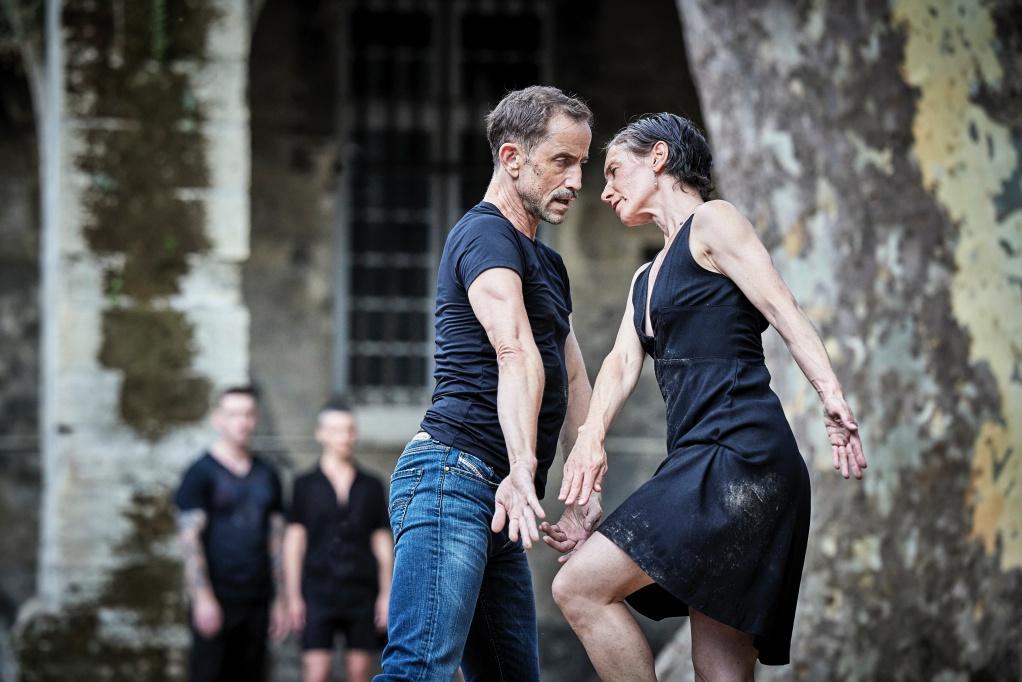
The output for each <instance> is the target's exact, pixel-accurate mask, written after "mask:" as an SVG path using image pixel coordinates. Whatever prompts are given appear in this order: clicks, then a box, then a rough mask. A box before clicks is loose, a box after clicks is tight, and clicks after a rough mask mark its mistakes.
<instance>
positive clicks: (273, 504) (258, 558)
mask: <svg viewBox="0 0 1022 682" xmlns="http://www.w3.org/2000/svg"><path fill="white" fill-rule="evenodd" d="M257 409H258V405H257V399H256V392H255V390H254V389H253V388H251V387H248V386H242V387H235V388H229V389H227V390H225V391H224V392H223V393H221V394H220V396H219V397H218V399H217V402H216V405H215V406H214V408H213V413H212V415H211V421H212V424H213V427H214V429H215V430H216V433H217V439H216V441H215V442H214V443H213V445H212V446H211V447H210V448H209V449H208V450H206V451H205V452H203V453H202V454H201V455H200V456H199V458H198V459H197V460H196V461H195V462H194V463H192V465H191V466H190V467H189V468H188V470H187V471H186V472H185V474H184V478H183V479H182V481H181V485H180V487H179V488H178V490H177V495H176V496H175V498H174V503H175V505H176V506H177V508H178V526H179V541H180V546H181V551H182V555H183V559H184V568H185V582H186V586H187V591H188V597H189V601H190V621H191V627H192V655H191V661H190V666H189V679H190V680H192V682H207V681H209V682H214V681H226V680H239V681H241V680H244V682H258V681H259V680H263V679H264V678H265V667H266V666H265V661H266V636H267V633H269V634H270V636H272V637H273V638H274V639H277V640H279V639H283V638H284V637H285V636H287V632H288V619H287V610H286V607H285V602H284V599H283V597H284V592H283V572H282V570H281V568H282V567H281V546H282V543H283V534H284V532H283V531H284V517H283V505H282V499H281V497H282V496H281V485H280V478H279V477H278V475H277V471H276V469H275V468H274V467H273V465H272V464H270V463H269V462H267V461H266V460H264V459H261V458H259V457H256V456H254V455H252V453H251V452H249V449H248V446H249V441H250V439H251V437H252V432H253V431H254V430H255V427H256V422H257V419H258V414H257ZM275 596H276V599H274V597H275Z"/></svg>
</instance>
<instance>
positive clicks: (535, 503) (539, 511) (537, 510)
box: [528, 490, 546, 525]
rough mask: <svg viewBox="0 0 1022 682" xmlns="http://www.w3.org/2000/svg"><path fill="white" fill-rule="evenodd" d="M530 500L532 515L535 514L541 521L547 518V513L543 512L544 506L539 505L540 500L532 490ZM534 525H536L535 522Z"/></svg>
mask: <svg viewBox="0 0 1022 682" xmlns="http://www.w3.org/2000/svg"><path fill="white" fill-rule="evenodd" d="M528 500H529V506H530V507H532V513H534V514H535V515H536V516H537V517H539V518H541V519H544V518H546V512H545V511H543V505H541V504H540V503H539V498H538V497H536V491H535V490H530V491H529V497H528ZM533 525H535V521H533Z"/></svg>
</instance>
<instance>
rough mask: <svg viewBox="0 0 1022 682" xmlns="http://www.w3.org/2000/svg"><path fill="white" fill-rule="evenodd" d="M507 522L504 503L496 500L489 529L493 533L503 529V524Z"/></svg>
mask: <svg viewBox="0 0 1022 682" xmlns="http://www.w3.org/2000/svg"><path fill="white" fill-rule="evenodd" d="M506 522H507V510H506V509H504V505H503V504H501V503H500V502H497V505H496V508H495V509H494V510H493V522H492V523H491V524H490V530H492V531H493V532H494V533H499V532H500V531H502V530H504V524H505V523H506Z"/></svg>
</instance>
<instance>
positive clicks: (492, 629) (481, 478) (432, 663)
mask: <svg viewBox="0 0 1022 682" xmlns="http://www.w3.org/2000/svg"><path fill="white" fill-rule="evenodd" d="M499 482H500V481H499V479H498V478H497V476H496V475H495V474H494V472H493V469H492V468H491V467H490V466H488V465H487V464H485V463H483V462H482V460H480V459H479V458H478V457H475V456H473V455H471V454H469V453H467V452H463V451H461V450H458V449H457V448H453V447H450V446H447V445H444V444H443V443H440V442H438V441H436V440H433V439H430V438H423V439H421V440H412V441H411V442H410V443H408V445H407V446H406V447H405V450H404V452H403V453H402V454H401V457H400V459H398V462H397V466H396V467H395V468H394V474H393V476H391V481H390V525H391V529H392V530H393V531H394V540H395V545H394V581H393V585H392V587H391V592H390V614H389V617H388V622H389V628H388V641H387V647H386V649H384V652H383V661H382V669H383V672H382V673H381V674H380V675H378V676H377V677H376V678H374V682H396V681H397V680H402V681H405V682H412V681H414V682H420V681H421V682H450V679H451V677H452V675H453V674H454V672H455V670H456V669H457V668H458V665H459V663H460V664H461V668H462V672H463V673H464V675H465V679H466V680H467V681H468V682H472V681H473V680H486V681H487V682H491V681H496V680H508V681H511V680H514V681H515V682H529V681H530V680H537V681H538V680H539V637H538V634H537V628H536V606H535V603H534V601H533V596H532V576H531V574H530V573H529V564H528V561H527V560H526V558H525V550H524V549H523V548H522V544H521V541H520V540H519V541H518V542H511V540H510V539H508V535H507V528H505V529H504V530H503V531H502V532H500V533H493V532H491V531H490V521H491V520H492V518H493V507H494V494H495V493H496V490H497V484H498V483H499Z"/></svg>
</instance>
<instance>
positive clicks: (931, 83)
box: [894, 0, 1022, 570]
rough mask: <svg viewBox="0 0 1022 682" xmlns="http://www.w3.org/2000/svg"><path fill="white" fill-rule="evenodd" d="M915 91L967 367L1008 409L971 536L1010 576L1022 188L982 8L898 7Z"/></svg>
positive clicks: (917, 149)
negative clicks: (967, 337)
mask: <svg viewBox="0 0 1022 682" xmlns="http://www.w3.org/2000/svg"><path fill="white" fill-rule="evenodd" d="M894 18H895V21H896V22H897V24H898V25H899V26H900V27H901V29H902V30H903V31H904V32H905V36H906V43H905V61H904V66H903V74H904V77H905V79H906V81H907V82H908V83H909V84H911V85H913V86H915V87H917V88H918V89H919V99H918V102H917V109H916V116H915V119H914V121H913V126H912V133H913V139H914V146H913V152H914V155H915V157H916V159H917V160H918V163H919V167H920V171H921V173H922V176H923V181H924V184H925V186H926V187H927V189H928V190H930V191H931V192H932V193H933V194H934V196H935V197H936V198H937V199H938V201H939V202H940V203H941V205H942V206H943V207H944V208H945V210H946V211H947V212H948V215H949V216H950V217H951V218H952V220H954V221H955V222H956V223H957V224H958V226H959V230H960V231H959V240H958V243H957V245H956V247H955V263H956V265H957V268H958V269H957V272H956V273H955V274H954V278H953V280H952V283H951V291H952V308H953V311H954V314H955V317H956V318H957V319H958V321H959V322H960V323H961V324H962V326H963V327H965V328H966V329H968V331H969V333H970V334H971V337H972V343H971V348H970V357H969V359H970V361H971V362H972V363H974V364H975V365H979V364H986V365H988V366H989V369H990V370H991V372H992V374H993V376H995V377H997V378H998V380H999V381H998V386H997V389H998V392H999V395H1000V400H1001V405H1000V410H999V413H998V414H992V415H988V416H987V417H986V421H985V423H984V424H983V425H982V427H981V429H980V433H979V436H978V437H977V439H976V442H975V446H974V447H975V449H974V453H973V487H972V491H971V494H970V497H969V500H968V502H969V504H970V505H971V506H972V507H973V529H972V530H973V535H974V537H975V538H977V539H979V540H980V541H982V543H983V546H984V547H985V549H986V551H987V552H988V553H991V554H994V553H995V552H998V551H1000V561H1001V567H1002V569H1004V570H1007V569H1009V568H1019V567H1022V383H1020V382H1019V381H1017V380H1015V379H1010V380H1005V379H1006V378H1008V377H1016V376H1018V367H1019V363H1020V360H1022V314H1020V311H1022V287H1020V286H1019V283H1020V282H1022V210H1020V208H1022V207H1019V206H1015V207H1014V210H1013V211H1011V212H1005V213H1004V214H1001V215H999V214H998V211H997V210H996V209H997V199H998V197H999V196H1000V195H1002V194H1003V193H1004V192H1005V185H1006V184H1007V183H1016V184H1017V183H1019V182H1020V180H1019V176H1018V169H1019V148H1018V146H1017V145H1016V140H1015V139H1013V135H1012V131H1011V130H1010V129H1009V128H1008V127H1007V126H1004V125H1001V124H1000V123H998V122H997V121H995V120H994V119H993V118H991V117H990V116H989V115H988V114H987V112H986V111H985V110H984V109H983V108H982V107H981V106H979V105H977V104H975V103H974V102H973V101H972V94H973V93H975V92H976V91H977V90H978V89H979V87H980V86H981V85H983V86H986V87H989V88H992V89H995V90H997V89H1000V88H1001V87H1004V83H1003V81H1002V77H1003V73H1002V69H1001V64H1000V62H999V59H998V55H997V54H996V52H995V48H994V46H995V44H996V35H995V25H994V22H993V20H992V18H991V16H990V12H989V10H988V9H987V8H985V7H984V6H982V5H980V4H979V3H971V2H956V3H953V4H944V3H930V4H923V3H918V2H910V1H908V0H900V1H899V2H896V3H895V6H894Z"/></svg>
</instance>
